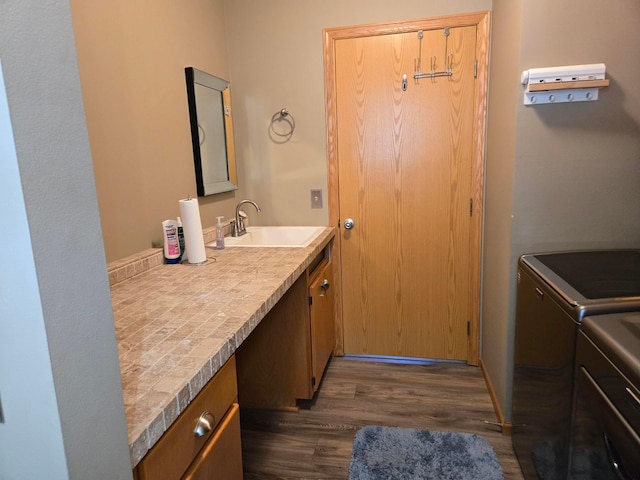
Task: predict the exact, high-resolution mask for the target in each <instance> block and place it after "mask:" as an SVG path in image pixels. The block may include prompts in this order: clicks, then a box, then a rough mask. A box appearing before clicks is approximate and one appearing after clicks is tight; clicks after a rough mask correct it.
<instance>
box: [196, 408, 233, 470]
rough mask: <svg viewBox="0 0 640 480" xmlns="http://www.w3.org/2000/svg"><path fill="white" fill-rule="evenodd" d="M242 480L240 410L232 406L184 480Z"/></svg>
mask: <svg viewBox="0 0 640 480" xmlns="http://www.w3.org/2000/svg"><path fill="white" fill-rule="evenodd" d="M213 478H220V479H224V480H242V445H241V443H240V409H239V407H238V404H237V403H234V404H233V405H232V406H231V408H230V409H229V412H228V413H227V415H226V416H225V417H224V420H223V421H222V423H221V424H220V426H219V427H218V429H217V430H216V431H215V433H214V435H213V437H211V440H209V443H207V444H206V445H205V447H204V448H203V449H202V450H201V451H200V453H198V455H197V457H196V459H195V460H194V461H193V464H191V467H189V470H187V473H186V474H185V475H184V478H183V480H211V479H213Z"/></svg>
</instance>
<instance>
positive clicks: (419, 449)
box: [349, 426, 504, 480]
mask: <svg viewBox="0 0 640 480" xmlns="http://www.w3.org/2000/svg"><path fill="white" fill-rule="evenodd" d="M383 479H384V480H390V479H403V480H409V479H416V480H417V479H424V480H454V479H455V480H467V479H468V480H479V479H482V480H504V475H503V474H502V468H501V467H500V462H499V461H498V458H497V457H496V454H495V452H494V451H493V448H491V445H489V443H488V442H487V441H486V440H485V439H484V438H482V437H479V436H478V435H474V434H471V433H456V432H432V431H428V430H417V429H413V428H395V427H378V426H368V427H364V428H362V429H361V430H359V431H358V433H357V434H356V438H355V440H354V441H353V453H352V455H351V463H350V465H349V480H383Z"/></svg>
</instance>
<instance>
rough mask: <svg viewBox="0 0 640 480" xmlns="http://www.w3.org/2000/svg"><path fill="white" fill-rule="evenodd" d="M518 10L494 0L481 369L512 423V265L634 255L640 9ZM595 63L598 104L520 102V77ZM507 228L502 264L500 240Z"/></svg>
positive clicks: (540, 6) (537, 5)
mask: <svg viewBox="0 0 640 480" xmlns="http://www.w3.org/2000/svg"><path fill="white" fill-rule="evenodd" d="M514 3H517V2H514ZM520 3H521V7H520V6H518V5H514V4H513V3H512V2H510V1H503V0H494V5H493V6H494V38H493V47H492V48H493V52H492V64H491V68H492V70H491V83H490V101H489V105H490V111H489V142H488V156H487V172H488V181H487V202H488V205H487V223H486V224H485V250H484V255H485V257H484V258H485V267H484V285H485V289H484V294H483V349H482V350H483V361H484V363H485V366H486V367H487V371H488V372H489V374H490V377H491V379H492V381H493V383H494V386H495V387H496V390H497V393H498V397H499V401H500V403H501V405H502V408H503V410H504V412H505V417H506V418H507V419H510V416H511V402H510V398H511V375H512V358H511V357H512V349H513V332H514V321H515V319H514V309H515V291H514V290H515V274H516V262H517V258H518V257H519V256H520V255H521V254H523V253H532V252H548V251H557V250H571V249H589V248H624V247H640V93H639V92H640V90H639V89H638V86H637V79H638V77H639V76H640V63H639V62H637V59H638V58H640V32H638V29H637V25H638V24H639V22H640V4H638V2H636V1H633V0H612V1H610V2H601V1H599V0H587V1H585V0H567V1H565V2H562V7H561V8H559V7H558V3H557V2H553V1H552V0H536V1H535V2H534V1H533V0H523V1H522V2H520ZM520 8H521V9H522V14H521V15H519V13H518V11H519V10H520ZM511 14H512V15H511ZM509 16H511V18H508V17H509ZM500 18H502V19H503V20H502V21H499V19H500ZM504 22H509V23H508V24H505V23H504ZM517 22H520V27H518V26H517ZM518 30H519V31H520V34H519V35H518ZM518 36H520V42H519V43H518V44H519V51H515V50H514V49H513V48H509V47H505V46H504V45H503V44H502V42H504V41H507V39H509V41H513V42H517V41H518V38H517V37H518ZM499 42H500V44H499V45H498V43H499ZM600 62H602V63H605V64H606V65H607V77H608V78H610V79H611V86H610V87H609V88H605V89H602V90H601V91H600V99H599V100H598V101H596V102H592V103H578V104H557V105H540V106H536V107H525V106H524V105H523V104H522V95H523V91H524V87H523V86H521V85H518V81H519V73H520V71H521V70H524V69H528V68H533V67H546V66H556V65H574V64H585V63H600ZM516 64H517V65H518V67H517V71H516V69H515V68H514V65H516ZM505 82H506V83H505ZM514 84H515V85H518V88H517V90H514V88H513V85H514ZM514 96H515V97H516V98H515V100H514ZM510 131H514V132H515V137H513V136H512V134H511V133H510ZM513 142H515V143H513ZM510 176H512V178H511V179H510V178H509V177H510ZM501 177H502V178H503V181H502V182H501V181H500V178H501ZM509 183H511V185H510V190H511V191H509ZM489 202H490V203H489ZM509 204H511V207H509ZM509 224H510V228H507V225H509ZM509 230H510V235H509V240H508V243H509V250H508V251H509V255H508V256H509V258H508V259H507V257H506V254H505V253H504V248H505V245H506V242H505V239H504V238H503V237H502V236H503V235H505V234H507V232H508V231H509ZM507 277H508V279H509V282H508V289H507V284H506V283H505V279H506V278H507ZM494 281H496V282H499V284H501V287H500V288H499V289H498V288H495V286H496V284H493V283H492V282H494ZM507 292H508V295H507Z"/></svg>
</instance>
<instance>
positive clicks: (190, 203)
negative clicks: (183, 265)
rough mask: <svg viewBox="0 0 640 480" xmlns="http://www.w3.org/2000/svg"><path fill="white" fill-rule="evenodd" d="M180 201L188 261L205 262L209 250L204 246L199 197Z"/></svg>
mask: <svg viewBox="0 0 640 480" xmlns="http://www.w3.org/2000/svg"><path fill="white" fill-rule="evenodd" d="M178 203H179V205H180V216H181V217H182V231H183V232H184V244H185V248H186V250H187V261H188V262H189V263H204V262H205V261H206V260H207V251H206V249H205V247H204V237H203V235H202V222H201V221H200V208H199V207H198V199H197V198H185V199H184V200H180V201H179V202H178Z"/></svg>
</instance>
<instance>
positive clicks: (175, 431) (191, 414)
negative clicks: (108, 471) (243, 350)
mask: <svg viewBox="0 0 640 480" xmlns="http://www.w3.org/2000/svg"><path fill="white" fill-rule="evenodd" d="M237 397H238V386H237V382H236V361H235V356H232V357H231V358H230V359H229V360H228V361H227V363H225V364H224V366H223V367H222V368H221V369H220V370H219V371H218V373H216V374H215V376H214V377H213V378H212V379H211V380H210V381H209V383H207V385H205V387H204V388H203V389H202V391H201V392H200V393H199V394H198V395H197V396H196V398H195V399H194V400H193V401H192V402H191V404H190V405H189V406H188V407H187V408H186V410H185V411H184V412H182V414H181V415H180V416H179V417H178V419H177V420H176V421H175V422H174V424H173V425H171V427H170V428H169V429H168V430H167V431H166V432H165V434H164V435H163V436H162V437H161V438H160V440H158V443H157V444H156V445H155V446H154V447H153V448H152V449H151V450H150V451H149V453H148V454H147V455H146V456H145V458H143V459H142V461H141V462H140V464H139V465H138V471H137V473H138V478H139V480H156V479H162V480H171V479H178V478H181V477H182V476H183V474H184V472H185V471H186V470H187V468H188V467H189V465H191V463H192V462H193V459H194V458H195V457H196V455H197V454H198V452H200V450H202V447H203V446H204V445H205V444H206V443H207V440H208V439H209V438H210V437H211V436H212V435H213V433H214V430H215V428H216V427H217V425H218V424H219V423H220V421H221V420H222V419H223V417H224V416H225V413H226V412H227V410H228V409H229V407H230V406H231V405H232V404H233V403H234V402H236V401H237ZM204 412H210V413H211V414H212V415H213V422H212V425H211V429H210V430H209V431H208V432H207V433H205V434H204V435H202V436H200V437H197V436H196V435H195V433H194V430H195V428H196V425H197V423H198V420H199V419H200V416H201V415H202V414H203V413H204ZM238 435H239V434H238ZM238 441H239V439H238Z"/></svg>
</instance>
